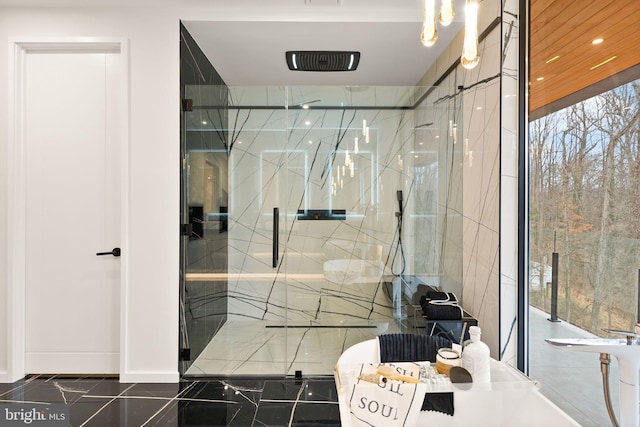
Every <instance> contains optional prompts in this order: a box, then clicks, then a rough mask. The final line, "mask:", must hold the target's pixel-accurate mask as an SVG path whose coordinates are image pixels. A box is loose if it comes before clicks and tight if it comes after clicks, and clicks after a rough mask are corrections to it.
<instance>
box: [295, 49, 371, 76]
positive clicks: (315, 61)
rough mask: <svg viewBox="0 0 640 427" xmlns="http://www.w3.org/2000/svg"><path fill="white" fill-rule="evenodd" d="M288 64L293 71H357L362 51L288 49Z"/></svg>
mask: <svg viewBox="0 0 640 427" xmlns="http://www.w3.org/2000/svg"><path fill="white" fill-rule="evenodd" d="M285 57H286V59H287V66H288V67H289V69H290V70H292V71H323V72H326V71H355V70H356V68H358V64H359V63H360V52H355V51H324V50H319V51H311V50H306V51H292V50H290V51H287V52H286V54H285Z"/></svg>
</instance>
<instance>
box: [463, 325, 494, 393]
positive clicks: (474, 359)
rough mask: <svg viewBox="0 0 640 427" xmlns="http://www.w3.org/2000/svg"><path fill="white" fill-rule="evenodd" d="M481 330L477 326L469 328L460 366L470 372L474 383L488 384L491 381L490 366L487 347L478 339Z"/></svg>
mask: <svg viewBox="0 0 640 427" xmlns="http://www.w3.org/2000/svg"><path fill="white" fill-rule="evenodd" d="M481 333H482V331H481V330H480V328H479V327H477V326H471V327H470V328H469V336H470V338H471V339H470V340H468V341H466V342H465V346H464V348H463V349H462V367H463V368H465V369H466V370H467V371H469V373H470V374H471V378H472V379H473V382H474V383H478V384H489V383H490V382H491V366H490V357H491V356H490V354H489V347H487V345H486V344H485V343H483V342H482V341H480V334H481Z"/></svg>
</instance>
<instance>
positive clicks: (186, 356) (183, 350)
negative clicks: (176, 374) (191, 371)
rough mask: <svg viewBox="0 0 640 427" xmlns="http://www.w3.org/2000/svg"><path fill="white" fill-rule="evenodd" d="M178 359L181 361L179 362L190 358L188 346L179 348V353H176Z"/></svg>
mask: <svg viewBox="0 0 640 427" xmlns="http://www.w3.org/2000/svg"><path fill="white" fill-rule="evenodd" d="M178 360H179V361H181V362H183V361H189V360H191V349H190V348H181V349H180V354H179V355H178Z"/></svg>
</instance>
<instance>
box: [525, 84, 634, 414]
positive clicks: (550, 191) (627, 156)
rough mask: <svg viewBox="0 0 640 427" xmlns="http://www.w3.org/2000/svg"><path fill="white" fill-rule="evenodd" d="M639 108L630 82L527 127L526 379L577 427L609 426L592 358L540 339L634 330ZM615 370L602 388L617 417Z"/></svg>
mask: <svg viewBox="0 0 640 427" xmlns="http://www.w3.org/2000/svg"><path fill="white" fill-rule="evenodd" d="M639 104H640V80H636V81H634V82H631V83H627V84H624V85H622V86H619V87H617V88H615V89H612V90H610V91H608V92H605V93H602V94H600V95H598V96H595V97H592V98H590V99H587V100H585V101H582V102H579V103H577V104H574V105H571V106H569V107H567V108H564V109H562V110H560V111H557V112H554V113H551V114H548V115H546V116H544V117H541V118H539V119H537V120H535V121H532V122H531V123H530V124H529V144H530V147H529V154H530V159H529V169H530V212H529V213H530V217H529V221H530V224H529V226H530V242H529V244H530V247H529V250H530V260H529V272H530V274H529V290H530V293H529V296H530V304H531V307H532V308H531V312H530V313H531V315H530V321H531V322H530V346H531V347H530V348H531V351H530V372H529V374H530V375H531V376H532V378H534V379H537V380H539V381H540V382H541V391H542V392H543V393H544V394H546V395H547V396H548V397H549V398H550V399H551V400H552V401H554V403H556V404H558V405H559V406H560V407H561V408H562V409H564V410H565V411H566V412H568V413H569V415H571V416H572V417H573V418H574V419H576V421H578V422H579V423H580V424H581V425H583V426H601V425H610V422H609V417H608V415H607V411H606V407H605V403H604V398H603V391H602V390H603V389H602V378H601V373H600V364H599V359H598V354H592V353H589V354H587V353H582V354H579V353H577V352H572V351H566V352H565V351H560V350H555V349H550V348H549V346H546V345H545V344H544V339H545V338H561V337H564V338H570V337H576V336H586V337H588V336H602V337H607V336H609V334H608V333H607V332H605V331H604V330H603V329H606V328H609V329H617V330H627V331H628V330H633V327H634V326H635V324H636V320H637V307H638V306H637V302H638V284H639V281H640V273H639V269H640V197H639V196H640V159H639V154H640V153H639V143H640V118H639V116H640V109H639V107H640V106H639ZM554 253H555V254H557V255H556V256H557V288H556V289H552V286H551V282H552V264H553V263H552V258H553V257H554ZM547 320H552V321H554V320H558V321H557V322H548V321H547ZM617 337H618V336H616V338H617ZM616 364H617V363H616V362H615V361H614V363H613V364H612V369H613V370H612V374H611V377H610V380H609V383H610V385H611V390H612V401H613V404H614V410H615V411H616V412H618V396H617V391H618V390H617V389H618V387H617V383H618V377H617V370H616V369H617V366H616Z"/></svg>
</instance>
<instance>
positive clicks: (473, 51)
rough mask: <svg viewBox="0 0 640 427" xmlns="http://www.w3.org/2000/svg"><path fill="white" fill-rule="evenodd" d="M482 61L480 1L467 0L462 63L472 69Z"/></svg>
mask: <svg viewBox="0 0 640 427" xmlns="http://www.w3.org/2000/svg"><path fill="white" fill-rule="evenodd" d="M479 61H480V55H479V54H478V2H477V0H467V4H466V5H465V7H464V42H463V46H462V57H461V58H460V63H461V64H462V66H463V67H464V68H467V69H472V68H473V67H475V66H476V65H478V62H479Z"/></svg>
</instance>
